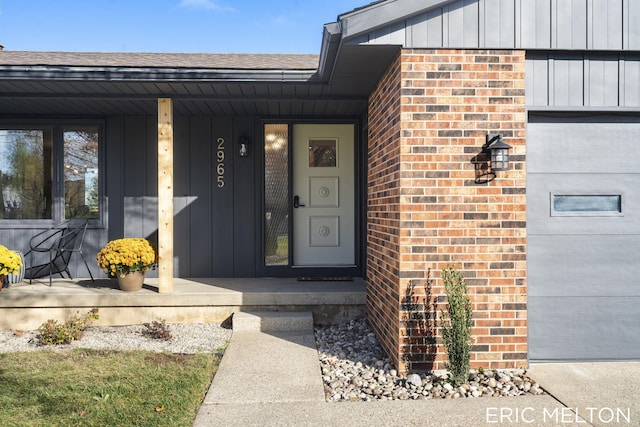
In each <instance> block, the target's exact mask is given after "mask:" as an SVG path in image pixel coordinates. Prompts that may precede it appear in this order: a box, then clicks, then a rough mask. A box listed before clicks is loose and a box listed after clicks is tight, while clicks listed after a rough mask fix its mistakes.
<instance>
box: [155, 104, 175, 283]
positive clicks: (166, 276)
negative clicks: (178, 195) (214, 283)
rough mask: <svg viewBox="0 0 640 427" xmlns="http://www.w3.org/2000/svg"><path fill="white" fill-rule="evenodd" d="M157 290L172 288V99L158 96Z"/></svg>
mask: <svg viewBox="0 0 640 427" xmlns="http://www.w3.org/2000/svg"><path fill="white" fill-rule="evenodd" d="M158 292H160V293H171V292H173V102H172V100H171V99H170V98H159V99H158Z"/></svg>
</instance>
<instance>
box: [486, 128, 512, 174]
mask: <svg viewBox="0 0 640 427" xmlns="http://www.w3.org/2000/svg"><path fill="white" fill-rule="evenodd" d="M510 149H511V146H510V145H508V144H505V143H504V142H503V141H502V135H500V134H497V133H489V134H487V142H486V143H485V144H484V146H483V147H482V150H483V151H484V152H485V153H487V154H488V155H490V157H491V170H492V171H507V170H509V150H510Z"/></svg>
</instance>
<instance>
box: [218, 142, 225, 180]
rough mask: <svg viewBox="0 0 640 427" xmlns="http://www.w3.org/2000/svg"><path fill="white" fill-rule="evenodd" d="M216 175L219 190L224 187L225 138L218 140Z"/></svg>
mask: <svg viewBox="0 0 640 427" xmlns="http://www.w3.org/2000/svg"><path fill="white" fill-rule="evenodd" d="M216 175H217V182H218V188H222V187H224V138H218V139H217V140H216Z"/></svg>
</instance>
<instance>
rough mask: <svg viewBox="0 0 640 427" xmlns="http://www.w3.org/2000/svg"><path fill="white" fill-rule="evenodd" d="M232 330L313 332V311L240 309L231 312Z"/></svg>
mask: <svg viewBox="0 0 640 427" xmlns="http://www.w3.org/2000/svg"><path fill="white" fill-rule="evenodd" d="M233 330H234V332H235V331H244V332H259V331H306V332H313V313H311V312H309V311H304V312H279V311H253V312H250V311H241V312H236V313H234V314H233Z"/></svg>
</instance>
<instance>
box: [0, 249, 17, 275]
mask: <svg viewBox="0 0 640 427" xmlns="http://www.w3.org/2000/svg"><path fill="white" fill-rule="evenodd" d="M20 267H22V261H21V260H20V255H18V253H17V252H15V251H12V250H11V249H7V247H6V246H3V245H0V275H2V276H4V275H7V274H9V273H17V272H18V270H20Z"/></svg>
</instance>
